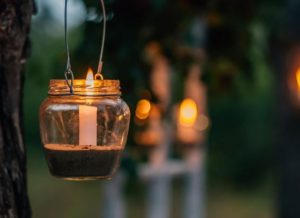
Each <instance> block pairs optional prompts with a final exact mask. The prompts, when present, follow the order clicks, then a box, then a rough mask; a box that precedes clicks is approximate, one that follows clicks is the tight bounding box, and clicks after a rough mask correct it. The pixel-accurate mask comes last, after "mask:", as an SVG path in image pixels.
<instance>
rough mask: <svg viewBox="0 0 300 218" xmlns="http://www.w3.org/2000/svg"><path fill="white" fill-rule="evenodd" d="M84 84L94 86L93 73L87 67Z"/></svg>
mask: <svg viewBox="0 0 300 218" xmlns="http://www.w3.org/2000/svg"><path fill="white" fill-rule="evenodd" d="M85 84H86V85H88V86H92V85H93V84H94V72H93V70H92V68H90V67H89V69H88V72H87V74H86V81H85Z"/></svg>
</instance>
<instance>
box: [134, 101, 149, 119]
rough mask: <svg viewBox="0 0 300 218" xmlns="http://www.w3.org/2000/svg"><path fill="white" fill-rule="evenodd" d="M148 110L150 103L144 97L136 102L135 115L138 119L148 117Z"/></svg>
mask: <svg viewBox="0 0 300 218" xmlns="http://www.w3.org/2000/svg"><path fill="white" fill-rule="evenodd" d="M150 111H151V103H150V102H149V101H148V100H146V99H142V100H140V101H139V102H138V103H137V107H136V110H135V116H136V117H137V118H138V119H140V120H145V119H147V118H148V117H149V115H150Z"/></svg>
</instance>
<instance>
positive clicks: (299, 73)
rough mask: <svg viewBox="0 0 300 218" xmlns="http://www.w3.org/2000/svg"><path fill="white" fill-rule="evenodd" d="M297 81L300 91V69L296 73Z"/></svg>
mask: <svg viewBox="0 0 300 218" xmlns="http://www.w3.org/2000/svg"><path fill="white" fill-rule="evenodd" d="M296 81H297V87H298V90H299V91H300V67H299V68H298V70H297V72H296Z"/></svg>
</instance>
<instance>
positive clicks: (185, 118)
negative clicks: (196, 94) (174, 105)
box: [177, 99, 199, 143]
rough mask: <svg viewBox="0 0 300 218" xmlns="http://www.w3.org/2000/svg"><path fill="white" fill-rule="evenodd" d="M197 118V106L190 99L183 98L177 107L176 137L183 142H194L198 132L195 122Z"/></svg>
mask: <svg viewBox="0 0 300 218" xmlns="http://www.w3.org/2000/svg"><path fill="white" fill-rule="evenodd" d="M197 119H198V108H197V105H196V103H195V101H193V100H192V99H185V100H183V102H182V103H181V104H180V107H179V119H178V130H177V131H178V132H177V134H178V138H179V140H180V141H181V142H183V143H195V142H196V141H197V139H198V137H199V136H198V134H199V133H198V132H197V129H196V128H195V123H196V121H197Z"/></svg>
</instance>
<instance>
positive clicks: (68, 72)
mask: <svg viewBox="0 0 300 218" xmlns="http://www.w3.org/2000/svg"><path fill="white" fill-rule="evenodd" d="M100 3H101V8H102V13H103V28H102V42H101V49H100V57H99V63H98V70H97V73H96V75H95V79H101V80H103V76H102V67H103V62H102V58H103V50H104V44H105V36H106V21H107V18H106V11H105V4H104V1H103V0H100ZM64 25H65V28H64V32H65V47H66V53H67V65H66V71H65V79H66V83H67V85H68V87H69V88H70V93H71V95H73V94H74V91H73V84H74V74H73V72H72V68H71V60H70V51H69V42H68V0H65V12H64Z"/></svg>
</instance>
